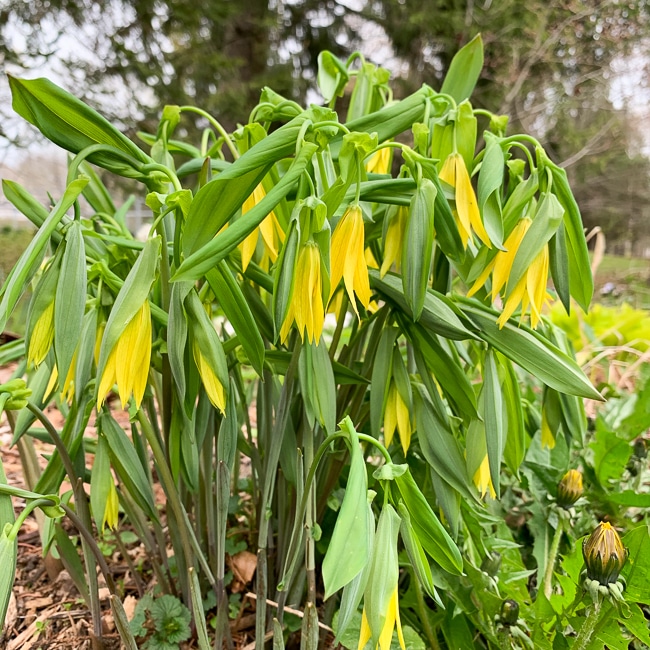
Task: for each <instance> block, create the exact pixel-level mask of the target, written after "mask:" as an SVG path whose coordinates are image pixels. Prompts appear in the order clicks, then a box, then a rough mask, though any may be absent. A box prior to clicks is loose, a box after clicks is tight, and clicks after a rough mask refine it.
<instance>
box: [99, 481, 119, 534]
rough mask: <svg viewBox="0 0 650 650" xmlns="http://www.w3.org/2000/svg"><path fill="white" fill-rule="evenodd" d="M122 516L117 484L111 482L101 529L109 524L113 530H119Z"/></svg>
mask: <svg viewBox="0 0 650 650" xmlns="http://www.w3.org/2000/svg"><path fill="white" fill-rule="evenodd" d="M119 514H120V500H119V497H118V496H117V490H116V489H115V483H113V481H112V480H111V481H110V483H109V488H108V494H107V495H106V506H105V507H104V514H103V515H102V523H101V529H102V531H103V530H104V526H106V524H108V527H109V528H110V529H111V530H115V529H116V528H117V521H118V518H119Z"/></svg>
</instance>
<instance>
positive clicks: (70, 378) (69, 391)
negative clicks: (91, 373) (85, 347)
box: [45, 350, 77, 404]
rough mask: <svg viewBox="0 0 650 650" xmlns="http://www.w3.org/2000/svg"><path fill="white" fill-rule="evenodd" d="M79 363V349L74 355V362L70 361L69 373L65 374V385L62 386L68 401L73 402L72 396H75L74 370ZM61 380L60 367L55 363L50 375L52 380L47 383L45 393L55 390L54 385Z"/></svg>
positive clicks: (63, 394)
mask: <svg viewBox="0 0 650 650" xmlns="http://www.w3.org/2000/svg"><path fill="white" fill-rule="evenodd" d="M76 364H77V350H75V351H74V355H72V362H71V363H70V367H69V368H68V373H67V375H66V376H65V381H64V382H63V386H62V388H61V397H62V398H63V399H64V400H65V401H66V402H68V404H69V403H70V402H72V398H73V397H74V371H75V366H76ZM58 380H59V369H58V368H57V366H56V365H55V366H54V368H52V374H51V375H50V381H49V382H48V384H47V388H46V389H45V394H46V395H49V394H50V392H51V391H52V390H54V387H55V386H56V383H57V381H58Z"/></svg>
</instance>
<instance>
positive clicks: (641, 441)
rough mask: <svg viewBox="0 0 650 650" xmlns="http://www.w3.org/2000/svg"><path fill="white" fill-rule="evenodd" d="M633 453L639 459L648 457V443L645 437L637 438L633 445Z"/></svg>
mask: <svg viewBox="0 0 650 650" xmlns="http://www.w3.org/2000/svg"><path fill="white" fill-rule="evenodd" d="M632 448H633V450H634V451H633V454H634V456H635V457H636V458H638V459H639V460H644V459H645V458H647V457H648V445H647V443H646V440H645V438H637V439H636V440H635V441H634V443H633V445H632Z"/></svg>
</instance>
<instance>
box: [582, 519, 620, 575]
mask: <svg viewBox="0 0 650 650" xmlns="http://www.w3.org/2000/svg"><path fill="white" fill-rule="evenodd" d="M582 555H583V557H584V559H585V564H586V566H587V577H588V578H589V579H590V580H597V581H598V582H599V583H600V584H601V585H608V584H610V583H612V582H616V580H617V578H618V574H619V573H620V571H621V569H622V568H623V566H624V565H625V562H626V560H627V555H628V551H627V549H626V548H625V546H623V542H621V538H620V537H619V536H618V533H617V532H616V530H615V529H614V528H613V526H612V525H611V524H610V523H608V522H601V523H600V524H598V527H597V528H596V530H594V532H593V533H591V535H590V536H589V538H588V539H586V540H585V541H584V542H583V544H582Z"/></svg>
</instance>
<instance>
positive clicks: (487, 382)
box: [483, 348, 506, 498]
mask: <svg viewBox="0 0 650 650" xmlns="http://www.w3.org/2000/svg"><path fill="white" fill-rule="evenodd" d="M494 357H495V352H494V351H493V350H492V349H491V348H488V350H487V352H486V353H485V360H484V362H483V422H484V423H485V441H486V444H487V455H488V463H489V465H490V476H491V477H492V485H493V486H494V491H495V492H496V493H497V498H499V496H500V494H501V492H500V481H499V478H500V474H501V459H502V458H503V447H504V439H505V435H506V432H505V427H504V422H503V395H502V391H501V382H500V381H499V373H498V372H497V365H496V361H495V358H494Z"/></svg>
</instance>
